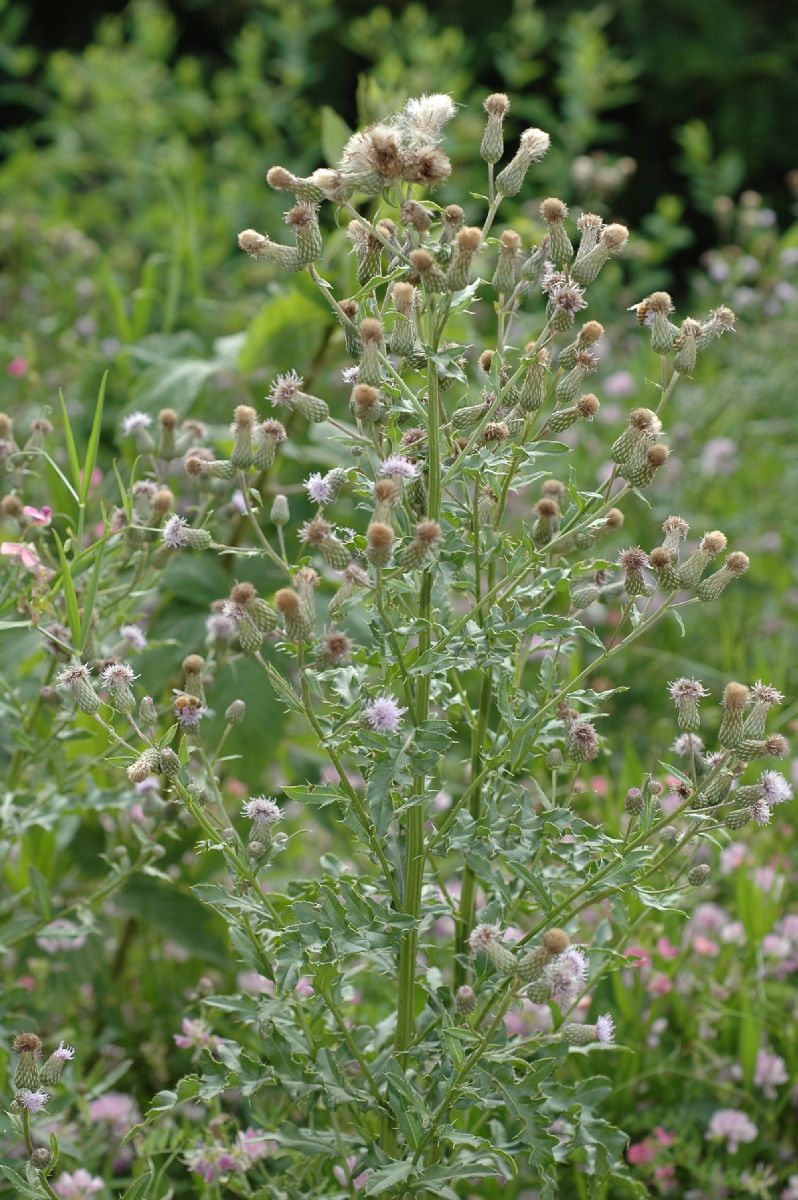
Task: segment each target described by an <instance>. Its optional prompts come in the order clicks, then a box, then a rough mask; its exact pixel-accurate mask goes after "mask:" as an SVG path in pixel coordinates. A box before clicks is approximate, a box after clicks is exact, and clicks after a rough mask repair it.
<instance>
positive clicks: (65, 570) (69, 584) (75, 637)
mask: <svg viewBox="0 0 798 1200" xmlns="http://www.w3.org/2000/svg"><path fill="white" fill-rule="evenodd" d="M53 537H54V538H55V544H56V547H57V549H58V559H59V562H60V563H61V579H62V581H63V584H64V602H65V604H66V612H67V621H68V622H69V631H70V633H71V634H72V644H73V645H74V646H75V648H76V649H77V648H78V647H80V646H81V645H82V642H81V640H80V609H79V608H78V597H77V594H76V592H75V584H74V583H73V581H72V572H71V571H70V569H69V563H68V562H67V557H66V554H65V553H64V547H63V544H62V542H61V539H60V537H59V536H58V534H57V533H56V532H55V530H53Z"/></svg>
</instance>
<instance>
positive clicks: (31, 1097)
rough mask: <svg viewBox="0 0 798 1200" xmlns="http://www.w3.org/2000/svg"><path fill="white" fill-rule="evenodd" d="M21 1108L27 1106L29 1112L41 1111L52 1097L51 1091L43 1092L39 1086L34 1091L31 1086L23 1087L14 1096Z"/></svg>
mask: <svg viewBox="0 0 798 1200" xmlns="http://www.w3.org/2000/svg"><path fill="white" fill-rule="evenodd" d="M14 1099H15V1100H16V1102H17V1104H18V1105H19V1106H20V1108H26V1109H27V1110H28V1112H29V1113H38V1112H41V1111H42V1109H43V1108H44V1106H45V1104H46V1103H47V1101H48V1100H49V1099H50V1093H49V1092H43V1091H42V1090H41V1088H38V1089H37V1090H36V1091H35V1092H32V1091H31V1090H30V1088H22V1090H21V1091H19V1092H17V1094H16V1096H15V1097H14Z"/></svg>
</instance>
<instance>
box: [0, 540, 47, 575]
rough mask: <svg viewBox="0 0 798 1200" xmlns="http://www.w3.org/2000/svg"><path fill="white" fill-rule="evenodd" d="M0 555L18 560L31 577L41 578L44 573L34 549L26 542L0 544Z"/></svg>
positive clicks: (41, 563) (42, 565)
mask: <svg viewBox="0 0 798 1200" xmlns="http://www.w3.org/2000/svg"><path fill="white" fill-rule="evenodd" d="M0 554H2V555H4V556H5V557H6V558H18V559H19V561H20V562H21V563H22V566H23V567H24V568H25V570H26V571H30V572H31V573H32V574H33V575H39V576H41V575H44V574H45V572H46V568H45V566H44V563H43V562H42V560H41V559H40V558H39V554H38V551H37V550H36V547H35V546H31V545H29V544H28V543H27V542H3V543H2V544H0Z"/></svg>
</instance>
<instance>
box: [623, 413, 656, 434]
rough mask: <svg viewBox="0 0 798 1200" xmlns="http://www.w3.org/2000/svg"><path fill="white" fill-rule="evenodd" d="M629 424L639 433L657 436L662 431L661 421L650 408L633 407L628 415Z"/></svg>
mask: <svg viewBox="0 0 798 1200" xmlns="http://www.w3.org/2000/svg"><path fill="white" fill-rule="evenodd" d="M629 424H630V425H631V426H632V427H633V428H634V429H637V430H639V432H640V433H645V434H648V435H649V436H650V437H657V436H658V435H659V434H660V433H662V422H661V421H660V419H659V417H658V416H657V414H656V413H655V412H652V411H651V409H650V408H635V409H632V412H631V413H630V415H629Z"/></svg>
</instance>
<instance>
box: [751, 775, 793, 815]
mask: <svg viewBox="0 0 798 1200" xmlns="http://www.w3.org/2000/svg"><path fill="white" fill-rule="evenodd" d="M759 786H760V788H761V789H762V799H763V800H764V801H765V803H766V804H768V805H770V806H771V807H772V806H773V805H774V804H786V802H787V801H788V800H792V788H791V787H790V785H789V783H788V782H787V780H786V779H785V778H784V776H783V775H782V774H781V773H780V772H779V771H765V772H764V773H763V774H762V778H761V779H760V780H759Z"/></svg>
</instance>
